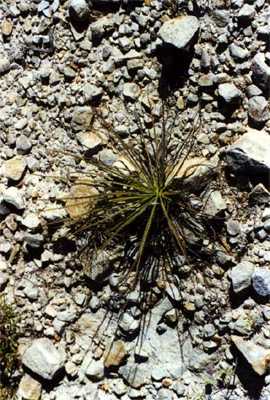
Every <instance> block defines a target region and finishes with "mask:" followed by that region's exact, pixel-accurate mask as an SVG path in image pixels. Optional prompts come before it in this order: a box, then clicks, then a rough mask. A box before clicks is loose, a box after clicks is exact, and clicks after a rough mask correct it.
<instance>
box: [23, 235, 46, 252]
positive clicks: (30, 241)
mask: <svg viewBox="0 0 270 400" xmlns="http://www.w3.org/2000/svg"><path fill="white" fill-rule="evenodd" d="M24 240H25V242H26V243H27V245H28V246H29V247H30V248H32V249H39V248H40V247H41V246H42V244H43V242H44V236H43V235H42V234H41V233H28V232H27V233H25V234H24Z"/></svg>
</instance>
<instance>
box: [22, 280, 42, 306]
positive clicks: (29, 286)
mask: <svg viewBox="0 0 270 400" xmlns="http://www.w3.org/2000/svg"><path fill="white" fill-rule="evenodd" d="M19 288H22V290H23V292H24V294H25V296H26V297H28V299H29V300H31V301H33V300H37V299H38V295H39V289H38V287H37V286H36V285H35V284H34V283H33V282H31V281H30V280H29V279H23V280H22V281H21V282H20V284H19Z"/></svg>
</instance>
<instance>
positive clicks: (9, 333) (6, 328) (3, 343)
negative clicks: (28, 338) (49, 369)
mask: <svg viewBox="0 0 270 400" xmlns="http://www.w3.org/2000/svg"><path fill="white" fill-rule="evenodd" d="M18 339H19V325H18V317H17V316H16V313H15V310H14V307H13V306H12V305H10V304H7V302H6V300H5V297H4V295H0V399H2V398H3V399H4V398H5V399H8V398H9V397H8V396H11V394H12V393H13V391H14V389H13V386H12V384H11V380H10V378H11V376H12V373H13V372H14V371H15V369H16V367H17V366H18V354H17V349H18Z"/></svg>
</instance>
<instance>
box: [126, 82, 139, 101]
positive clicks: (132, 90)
mask: <svg viewBox="0 0 270 400" xmlns="http://www.w3.org/2000/svg"><path fill="white" fill-rule="evenodd" d="M123 95H124V97H126V98H127V99H130V100H135V99H137V98H138V97H139V95H140V88H139V86H138V85H137V84H136V83H125V84H124V86H123Z"/></svg>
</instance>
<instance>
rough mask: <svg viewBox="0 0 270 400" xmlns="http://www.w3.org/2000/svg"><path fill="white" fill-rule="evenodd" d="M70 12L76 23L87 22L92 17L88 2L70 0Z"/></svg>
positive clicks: (84, 0)
mask: <svg viewBox="0 0 270 400" xmlns="http://www.w3.org/2000/svg"><path fill="white" fill-rule="evenodd" d="M69 12H70V15H71V17H72V18H73V19H75V20H76V22H84V21H87V20H88V19H89V16H90V9H89V7H88V4H87V2H86V0H70V3H69Z"/></svg>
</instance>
